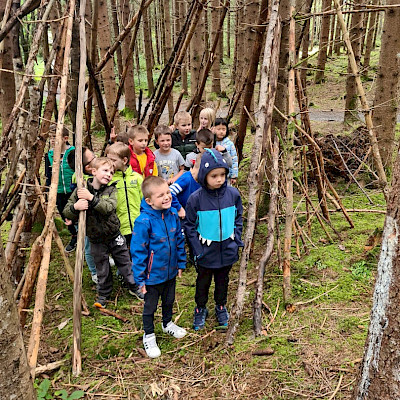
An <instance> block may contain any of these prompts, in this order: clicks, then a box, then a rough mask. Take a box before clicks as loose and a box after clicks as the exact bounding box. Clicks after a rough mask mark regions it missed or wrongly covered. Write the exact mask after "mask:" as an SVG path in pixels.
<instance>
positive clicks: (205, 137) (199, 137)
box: [196, 128, 214, 145]
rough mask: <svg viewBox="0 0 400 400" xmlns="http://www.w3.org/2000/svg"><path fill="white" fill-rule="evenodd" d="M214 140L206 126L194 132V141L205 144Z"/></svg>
mask: <svg viewBox="0 0 400 400" xmlns="http://www.w3.org/2000/svg"><path fill="white" fill-rule="evenodd" d="M213 140H214V135H213V133H212V132H211V131H210V130H209V129H206V128H203V129H200V130H199V131H198V132H196V142H197V144H200V143H204V144H206V145H210V144H211V143H212V142H213Z"/></svg>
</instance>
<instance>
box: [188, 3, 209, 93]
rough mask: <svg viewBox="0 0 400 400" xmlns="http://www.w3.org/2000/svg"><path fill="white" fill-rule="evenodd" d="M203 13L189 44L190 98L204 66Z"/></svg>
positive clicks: (194, 91)
mask: <svg viewBox="0 0 400 400" xmlns="http://www.w3.org/2000/svg"><path fill="white" fill-rule="evenodd" d="M205 12H206V11H203V12H202V13H201V15H200V18H199V22H198V23H197V29H196V30H195V32H194V34H193V38H192V42H191V43H190V50H191V55H190V94H191V95H192V97H193V96H194V94H195V93H196V89H197V86H198V84H199V82H200V76H201V71H202V67H203V66H204V62H205V59H204V53H205V37H204V15H205Z"/></svg>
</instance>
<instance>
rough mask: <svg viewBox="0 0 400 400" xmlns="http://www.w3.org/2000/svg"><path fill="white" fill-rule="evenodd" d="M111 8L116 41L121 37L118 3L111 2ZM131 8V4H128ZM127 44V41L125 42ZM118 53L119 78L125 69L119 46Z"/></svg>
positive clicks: (111, 0)
mask: <svg viewBox="0 0 400 400" xmlns="http://www.w3.org/2000/svg"><path fill="white" fill-rule="evenodd" d="M110 6H111V20H112V27H113V34H114V35H113V37H114V40H115V38H117V37H118V36H119V23H118V13H117V1H116V0H110ZM128 7H129V4H128ZM124 42H126V40H124ZM116 53H117V69H118V76H121V74H122V69H123V62H122V49H121V46H119V47H118V48H117V50H116Z"/></svg>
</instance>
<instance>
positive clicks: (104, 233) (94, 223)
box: [63, 178, 120, 243]
mask: <svg viewBox="0 0 400 400" xmlns="http://www.w3.org/2000/svg"><path fill="white" fill-rule="evenodd" d="M92 182H93V178H89V179H88V181H87V188H88V190H89V192H90V193H92V194H93V195H94V197H93V200H92V201H89V208H88V210H87V211H86V236H88V237H89V239H90V241H91V242H93V243H101V242H104V241H108V240H111V239H113V238H115V237H117V236H118V235H119V234H120V231H119V228H120V223H119V219H118V217H117V213H116V209H117V191H116V188H115V184H112V185H109V186H106V185H102V186H101V187H100V189H99V190H96V189H94V188H93V186H92ZM77 201H78V195H77V189H75V190H74V192H73V193H72V195H71V197H70V198H69V200H68V203H67V205H66V206H65V208H64V211H63V214H64V215H65V217H66V218H68V219H70V220H71V221H73V222H75V221H77V220H78V218H79V211H77V210H75V208H74V204H75V203H76V202H77Z"/></svg>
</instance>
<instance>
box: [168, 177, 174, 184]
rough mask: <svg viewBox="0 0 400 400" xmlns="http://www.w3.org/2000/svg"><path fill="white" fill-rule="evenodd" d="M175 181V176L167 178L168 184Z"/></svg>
mask: <svg viewBox="0 0 400 400" xmlns="http://www.w3.org/2000/svg"><path fill="white" fill-rule="evenodd" d="M174 182H175V179H174V178H169V179H168V180H167V183H168V185H172V184H173V183H174Z"/></svg>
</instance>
